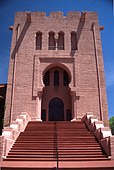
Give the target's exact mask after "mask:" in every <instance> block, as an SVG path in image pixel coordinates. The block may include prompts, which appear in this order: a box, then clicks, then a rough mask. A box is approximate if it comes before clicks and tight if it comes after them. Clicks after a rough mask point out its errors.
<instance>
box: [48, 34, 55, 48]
mask: <svg viewBox="0 0 114 170" xmlns="http://www.w3.org/2000/svg"><path fill="white" fill-rule="evenodd" d="M48 49H49V50H56V41H55V33H54V32H49V38H48Z"/></svg>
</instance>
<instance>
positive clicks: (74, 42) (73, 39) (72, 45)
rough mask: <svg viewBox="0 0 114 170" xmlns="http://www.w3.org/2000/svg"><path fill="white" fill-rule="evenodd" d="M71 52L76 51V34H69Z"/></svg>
mask: <svg viewBox="0 0 114 170" xmlns="http://www.w3.org/2000/svg"><path fill="white" fill-rule="evenodd" d="M71 50H77V37H76V32H74V31H73V32H71Z"/></svg>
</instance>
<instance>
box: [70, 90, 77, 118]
mask: <svg viewBox="0 0 114 170" xmlns="http://www.w3.org/2000/svg"><path fill="white" fill-rule="evenodd" d="M71 98H72V115H73V119H72V120H71V121H76V119H77V110H76V92H75V91H71Z"/></svg>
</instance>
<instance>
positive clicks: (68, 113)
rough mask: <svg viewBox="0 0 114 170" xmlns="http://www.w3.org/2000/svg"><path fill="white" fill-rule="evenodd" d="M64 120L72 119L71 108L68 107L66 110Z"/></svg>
mask: <svg viewBox="0 0 114 170" xmlns="http://www.w3.org/2000/svg"><path fill="white" fill-rule="evenodd" d="M66 120H67V121H71V120H72V114H71V110H70V109H68V110H67V113H66Z"/></svg>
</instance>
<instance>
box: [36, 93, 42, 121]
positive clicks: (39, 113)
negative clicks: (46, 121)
mask: <svg viewBox="0 0 114 170" xmlns="http://www.w3.org/2000/svg"><path fill="white" fill-rule="evenodd" d="M41 102H42V91H38V96H37V118H36V120H37V121H40V122H41V121H42V120H41Z"/></svg>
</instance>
